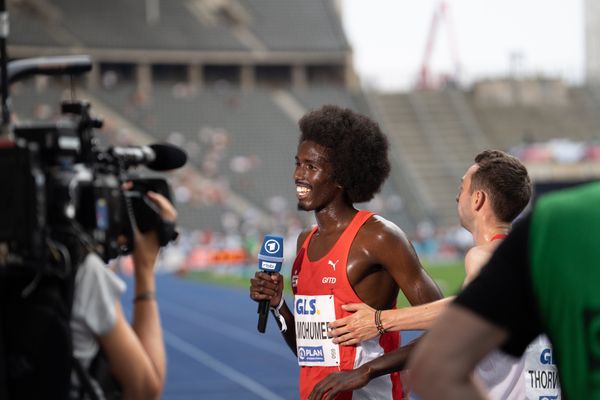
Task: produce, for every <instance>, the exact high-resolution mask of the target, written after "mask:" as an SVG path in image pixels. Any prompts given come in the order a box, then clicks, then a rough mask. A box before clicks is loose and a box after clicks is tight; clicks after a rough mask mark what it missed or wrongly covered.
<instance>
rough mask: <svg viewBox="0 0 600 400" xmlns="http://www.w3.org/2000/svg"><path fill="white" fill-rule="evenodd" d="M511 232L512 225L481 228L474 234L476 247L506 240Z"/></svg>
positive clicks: (504, 224) (499, 224)
mask: <svg viewBox="0 0 600 400" xmlns="http://www.w3.org/2000/svg"><path fill="white" fill-rule="evenodd" d="M509 231H510V224H507V223H502V222H501V223H497V224H490V225H487V226H480V227H478V229H475V231H474V232H473V239H474V241H475V245H476V246H480V245H483V244H486V243H490V242H492V241H494V240H498V239H504V238H505V237H506V235H508V232H509Z"/></svg>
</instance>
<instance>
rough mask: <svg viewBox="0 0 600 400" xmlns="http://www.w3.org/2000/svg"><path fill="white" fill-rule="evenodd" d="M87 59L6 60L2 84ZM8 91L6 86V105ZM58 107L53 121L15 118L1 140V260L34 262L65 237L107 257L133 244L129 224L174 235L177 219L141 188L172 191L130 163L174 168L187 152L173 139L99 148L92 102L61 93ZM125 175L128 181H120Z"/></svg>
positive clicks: (60, 253) (77, 66)
mask: <svg viewBox="0 0 600 400" xmlns="http://www.w3.org/2000/svg"><path fill="white" fill-rule="evenodd" d="M91 67H92V63H91V59H90V58H89V57H88V56H66V57H47V58H33V59H24V60H17V61H11V62H9V63H8V65H7V68H6V69H5V70H6V72H7V77H6V78H5V79H6V84H5V85H4V87H3V89H2V90H3V92H6V91H7V89H8V88H7V87H6V86H8V85H10V83H13V82H15V81H17V80H20V79H23V78H25V77H28V76H30V75H36V74H46V75H79V74H82V73H84V72H87V71H89V70H90V69H91ZM7 98H8V95H7V94H3V111H4V110H6V109H7V106H8V101H6V99H7ZM5 101H6V102H5ZM61 112H62V114H61V117H60V119H59V120H58V121H56V122H53V123H40V122H26V123H21V124H18V125H16V126H14V127H12V129H10V132H8V133H9V135H11V136H12V137H11V138H8V139H7V138H5V139H2V141H0V185H1V187H2V188H3V194H2V195H0V221H2V222H1V223H0V267H1V266H3V265H11V266H14V265H18V266H24V267H31V268H39V266H40V265H48V264H49V261H51V262H50V264H51V263H52V262H56V259H60V258H63V259H66V258H68V252H65V249H64V247H65V246H62V244H64V242H65V241H67V242H69V241H71V240H72V239H76V240H78V241H80V242H83V243H84V244H85V246H86V247H87V248H88V250H91V251H95V252H97V253H98V254H99V255H100V256H101V257H102V258H103V259H104V260H105V261H108V260H109V259H112V258H114V257H116V256H118V255H121V254H127V253H128V252H130V251H131V250H132V246H133V226H134V225H135V226H137V228H138V229H139V230H140V231H142V232H146V231H148V230H151V229H154V230H156V231H157V232H158V233H159V239H160V242H161V245H165V244H166V243H168V242H169V241H170V240H172V239H174V237H175V236H176V233H175V230H174V227H173V226H171V225H169V224H168V223H165V222H163V221H162V219H161V218H160V216H159V214H158V210H157V209H156V207H155V206H154V204H153V203H152V202H151V201H149V199H148V198H147V197H146V196H145V193H146V192H147V191H149V190H153V191H156V192H158V193H161V194H162V195H164V196H166V197H167V198H169V199H170V198H171V196H170V188H169V185H168V183H167V181H166V180H165V179H163V178H152V179H147V178H146V179H144V178H137V177H136V174H134V173H132V171H131V170H130V169H131V168H133V167H136V166H138V165H145V166H147V167H148V168H150V169H153V170H157V171H166V170H171V169H175V168H179V167H181V166H183V165H184V164H185V162H186V160H187V156H186V154H185V152H184V151H183V150H181V149H179V148H178V147H175V146H172V145H170V144H153V145H149V146H126V147H108V148H107V149H100V146H99V144H98V140H97V138H96V137H95V135H94V132H95V130H96V129H99V128H101V127H102V121H101V120H100V119H98V118H95V117H94V116H92V114H91V112H90V104H89V103H86V102H82V101H64V102H62V104H61ZM3 115H5V116H6V113H5V112H4V113H3ZM7 125H8V124H7V122H6V121H5V128H6V126H7ZM125 182H131V184H130V185H132V187H131V188H130V189H127V190H125V189H123V184H124V183H125ZM123 237H125V238H127V240H122V238H123ZM66 247H68V246H66ZM67 250H68V249H67Z"/></svg>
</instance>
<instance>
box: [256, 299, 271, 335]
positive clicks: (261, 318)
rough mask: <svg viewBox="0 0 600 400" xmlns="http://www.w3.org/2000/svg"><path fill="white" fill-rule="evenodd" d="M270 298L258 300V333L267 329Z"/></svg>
mask: <svg viewBox="0 0 600 400" xmlns="http://www.w3.org/2000/svg"><path fill="white" fill-rule="evenodd" d="M270 302H271V301H270V300H261V301H259V302H258V325H257V329H258V331H259V332H260V333H265V331H266V330H267V320H268V319H269V303H270Z"/></svg>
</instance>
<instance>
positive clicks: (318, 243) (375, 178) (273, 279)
mask: <svg viewBox="0 0 600 400" xmlns="http://www.w3.org/2000/svg"><path fill="white" fill-rule="evenodd" d="M299 125H300V130H301V135H300V140H299V145H298V151H297V154H296V168H295V172H294V181H295V183H296V193H297V197H298V208H299V209H301V210H304V211H313V212H314V213H315V217H316V222H317V225H316V226H315V227H313V228H310V229H307V230H305V231H304V232H302V233H301V234H300V235H299V237H298V242H297V248H298V254H297V257H296V260H295V262H294V266H293V268H292V289H293V292H294V295H295V298H294V305H293V307H291V309H290V308H289V307H288V306H287V304H286V303H285V301H284V299H283V296H282V291H283V278H282V276H281V275H280V274H273V275H268V274H265V273H263V272H257V273H256V275H255V277H254V278H253V279H252V280H251V286H250V297H251V298H252V299H253V300H255V301H260V300H269V301H270V304H271V308H272V310H273V313H274V315H275V316H276V318H277V320H278V323H279V325H280V327H281V328H282V331H283V336H284V338H285V340H286V342H287V343H288V345H289V346H290V348H291V349H292V351H293V352H294V353H295V354H296V355H297V356H298V362H299V364H300V398H301V399H307V398H308V396H309V394H310V392H311V391H312V389H313V387H314V385H315V384H316V383H317V382H319V381H320V380H322V379H323V378H325V377H326V376H328V375H330V374H332V373H339V372H338V371H340V370H341V371H344V370H352V374H353V377H354V379H357V380H360V381H363V382H364V384H363V385H361V389H360V390H357V391H356V392H354V393H352V392H347V393H344V394H340V395H338V396H336V397H335V398H336V399H338V400H339V399H352V398H354V399H366V398H382V397H385V398H393V399H400V398H401V397H402V389H401V383H400V378H399V374H398V373H393V374H390V375H388V376H382V375H386V374H389V373H390V372H391V370H390V367H391V363H390V364H386V363H381V362H380V363H377V362H376V363H374V364H373V365H371V366H370V367H369V368H364V367H363V365H364V364H365V363H367V362H369V361H371V360H373V359H375V358H377V357H378V356H379V355H380V354H383V353H386V352H389V351H392V350H396V349H398V348H399V345H400V344H399V334H398V333H397V332H393V333H386V334H384V335H381V337H379V338H376V339H374V340H370V341H367V342H365V343H361V344H360V345H357V346H353V347H340V346H338V345H337V344H334V343H333V342H332V341H331V338H330V337H329V336H328V335H327V323H329V322H331V321H333V320H335V319H336V318H341V317H344V316H346V315H348V313H347V312H345V311H344V310H342V308H341V305H342V304H346V303H357V302H364V303H366V304H368V305H369V306H371V307H375V308H385V309H390V308H394V307H395V304H396V298H397V295H398V293H399V290H402V292H403V293H404V295H405V296H406V297H407V298H408V300H409V301H410V302H411V304H422V303H426V302H431V301H435V300H437V299H440V298H441V293H440V291H439V288H438V287H437V286H436V284H435V283H434V282H433V280H432V279H431V277H430V276H429V275H427V273H426V272H425V270H424V269H423V268H422V266H421V264H420V263H419V260H418V258H417V256H416V254H415V252H414V249H413V248H412V246H411V244H410V242H409V241H408V239H407V238H406V235H405V234H404V232H403V231H402V230H401V229H400V228H398V226H396V225H395V224H393V223H392V222H390V221H387V220H385V219H384V218H382V217H380V216H377V215H374V214H373V213H371V212H368V211H359V210H357V209H356V208H355V207H354V203H357V202H365V201H368V200H370V199H371V198H373V196H374V194H375V193H376V192H377V191H378V190H379V189H380V187H381V185H382V184H383V182H384V180H385V179H386V178H387V176H388V174H389V170H390V166H389V161H388V157H387V148H388V145H387V139H386V137H385V135H384V134H383V133H382V132H381V131H380V129H379V126H378V125H377V124H376V123H374V122H373V121H371V120H370V119H368V118H367V117H365V116H363V115H360V114H357V113H355V112H353V111H351V110H348V109H342V108H339V107H336V106H324V107H322V108H321V109H319V110H316V111H313V112H310V113H308V114H306V115H305V116H304V117H303V118H302V119H301V120H300V122H299ZM408 347H409V348H410V347H412V345H411V346H408ZM409 348H404V347H403V348H401V349H400V351H399V353H401V354H405V353H406V352H407V351H409ZM367 383H368V384H367Z"/></svg>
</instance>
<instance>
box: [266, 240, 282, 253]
mask: <svg viewBox="0 0 600 400" xmlns="http://www.w3.org/2000/svg"><path fill="white" fill-rule="evenodd" d="M265 250H266V251H267V253H269V254H276V253H277V252H278V251H279V242H277V240H274V239H270V240H267V242H266V243H265Z"/></svg>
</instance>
